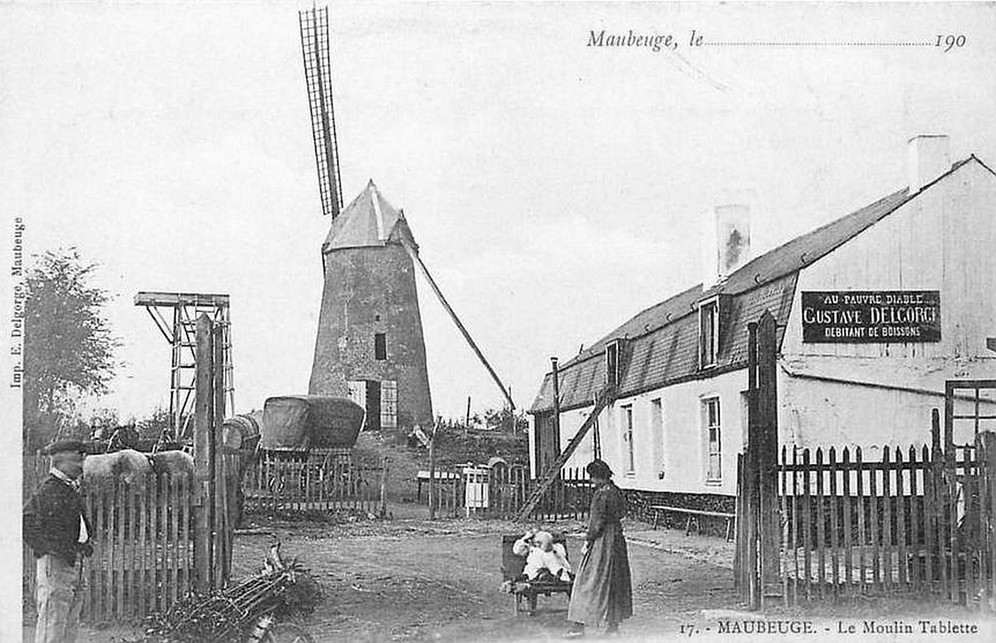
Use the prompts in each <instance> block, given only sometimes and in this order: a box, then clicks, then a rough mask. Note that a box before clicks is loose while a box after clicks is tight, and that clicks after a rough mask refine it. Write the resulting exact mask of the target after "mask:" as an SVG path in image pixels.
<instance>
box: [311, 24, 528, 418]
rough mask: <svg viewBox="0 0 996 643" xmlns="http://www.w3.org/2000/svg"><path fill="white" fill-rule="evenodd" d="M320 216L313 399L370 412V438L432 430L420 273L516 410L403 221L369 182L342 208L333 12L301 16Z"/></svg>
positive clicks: (398, 211) (402, 215)
mask: <svg viewBox="0 0 996 643" xmlns="http://www.w3.org/2000/svg"><path fill="white" fill-rule="evenodd" d="M298 20H299V23H300V29H301V48H302V52H303V55H304V75H305V81H306V84H307V89H308V106H309V109H310V112H311V129H312V140H313V142H314V147H315V161H316V166H317V169H318V192H319V197H320V199H321V204H322V214H323V215H325V216H328V217H330V219H331V226H330V229H329V233H328V235H327V237H326V239H325V243H323V244H322V247H321V255H322V270H323V274H324V279H325V284H324V289H323V292H322V305H321V311H320V314H319V319H318V333H317V337H316V340H315V356H314V362H313V365H312V370H311V379H310V382H309V385H308V392H309V394H311V395H324V396H340V397H345V396H348V397H350V398H352V399H353V400H354V401H355V402H357V403H358V404H360V405H361V406H363V407H364V409H365V410H366V414H367V415H366V417H367V419H366V427H367V428H368V429H377V428H394V427H397V426H412V425H414V424H427V423H430V422H431V421H432V420H433V413H432V400H431V396H430V392H429V377H428V372H427V369H426V359H425V341H424V338H423V335H422V320H421V314H420V312H419V306H418V295H417V291H416V286H415V269H414V266H415V265H418V266H419V268H420V270H421V271H422V273H423V274H424V275H425V277H426V279H427V281H428V282H429V285H430V286H431V289H432V291H433V292H434V293H435V294H436V296H437V297H438V298H439V300H440V302H441V303H442V305H443V307H444V308H445V309H446V311H447V313H448V314H449V315H450V317H451V318H452V319H453V321H454V323H455V324H456V326H457V328H458V329H459V330H460V332H461V334H462V335H463V336H464V338H465V339H466V340H467V342H468V343H469V344H470V346H471V349H472V350H473V351H474V353H475V354H476V355H477V357H478V358H479V359H480V360H481V362H482V363H483V364H484V366H485V368H486V369H487V371H488V373H489V374H490V375H491V377H492V379H493V380H494V381H495V383H496V384H497V385H498V387H499V388H500V389H501V391H502V394H503V395H504V396H505V398H506V400H507V401H508V403H509V404H510V405H511V406H512V408H514V404H513V403H512V398H511V396H510V395H509V393H508V391H507V389H506V388H505V386H504V385H503V384H502V383H501V380H500V379H499V378H498V375H497V374H496V373H495V371H494V369H493V368H491V365H490V364H488V362H487V360H486V359H485V358H484V355H483V354H482V353H481V351H480V349H479V348H478V347H477V345H476V344H475V343H474V341H473V339H471V337H470V334H469V333H468V332H467V329H466V328H465V327H464V325H463V324H462V323H461V322H460V320H459V318H457V316H456V313H455V312H454V311H453V308H452V307H451V306H450V305H449V303H448V302H447V301H446V299H445V297H443V294H442V291H440V289H439V287H438V285H437V284H436V282H435V280H434V279H433V278H432V276H431V275H430V274H429V271H428V268H427V267H426V266H425V264H424V263H423V261H422V259H421V258H420V257H419V255H418V244H417V243H416V242H415V237H414V235H413V234H412V231H411V229H410V228H409V226H408V222H407V221H406V220H405V215H404V212H403V211H402V210H400V209H396V208H395V207H394V206H393V205H391V203H390V202H388V201H387V199H385V198H384V196H383V195H382V194H381V193H380V190H379V189H378V188H377V186H376V185H375V184H374V182H373V181H372V180H371V181H369V182H368V183H367V185H366V187H365V188H364V189H363V190H362V191H361V192H360V194H359V195H358V196H357V197H356V198H355V199H353V201H352V202H351V203H349V205H347V206H346V207H345V208H344V207H343V202H342V193H343V191H342V183H341V177H340V173H339V150H338V145H337V140H336V128H335V116H334V113H333V100H332V73H331V61H330V54H329V20H328V8H327V7H325V8H322V9H318V8H315V7H313V8H312V9H309V10H306V11H301V12H299V13H298Z"/></svg>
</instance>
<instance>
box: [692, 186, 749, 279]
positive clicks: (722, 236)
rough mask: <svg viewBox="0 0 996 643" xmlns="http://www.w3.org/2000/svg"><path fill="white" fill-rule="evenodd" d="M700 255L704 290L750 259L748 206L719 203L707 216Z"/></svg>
mask: <svg viewBox="0 0 996 643" xmlns="http://www.w3.org/2000/svg"><path fill="white" fill-rule="evenodd" d="M702 256H703V274H702V288H703V290H708V289H709V288H711V287H713V286H715V285H716V284H718V283H721V282H723V281H725V280H726V278H727V277H729V276H730V275H731V274H733V273H734V272H735V271H736V270H737V269H738V268H740V267H741V266H743V265H744V264H745V263H747V262H748V261H750V260H751V254H750V206H748V205H745V204H740V203H737V204H730V205H719V206H716V207H715V208H713V210H712V212H710V213H709V214H707V215H706V230H705V234H704V235H703V244H702Z"/></svg>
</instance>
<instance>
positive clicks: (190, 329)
mask: <svg viewBox="0 0 996 643" xmlns="http://www.w3.org/2000/svg"><path fill="white" fill-rule="evenodd" d="M135 305H136V306H144V307H145V310H147V311H148V313H149V316H150V317H152V321H154V322H155V324H156V327H157V328H158V329H159V332H161V333H162V334H163V337H165V338H166V341H167V342H169V344H170V347H171V355H172V358H171V362H170V378H169V381H170V386H169V389H170V394H169V414H170V425H171V427H172V431H173V435H172V436H170V437H171V438H172V439H173V440H174V441H176V442H182V441H184V440H186V439H188V438H189V437H190V426H188V425H189V422H188V420H189V418H191V417H193V409H194V404H195V399H196V388H197V387H196V380H195V371H196V363H195V349H196V346H197V342H196V337H195V334H196V325H197V317H198V316H199V315H201V314H206V315H207V316H208V318H209V319H210V320H211V322H212V324H213V325H214V326H215V328H218V332H219V334H220V337H221V340H222V347H221V353H222V373H223V378H224V379H223V382H224V384H223V397H224V401H225V407H226V408H227V409H228V413H229V414H231V413H234V409H235V382H234V378H233V370H232V335H231V321H230V319H229V311H228V295H218V294H201V293H171V292H139V293H138V294H137V295H135Z"/></svg>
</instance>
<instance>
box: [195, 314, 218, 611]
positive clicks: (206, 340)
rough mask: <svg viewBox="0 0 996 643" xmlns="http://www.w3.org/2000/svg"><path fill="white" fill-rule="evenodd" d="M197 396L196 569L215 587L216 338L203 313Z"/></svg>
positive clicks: (199, 578) (203, 585)
mask: <svg viewBox="0 0 996 643" xmlns="http://www.w3.org/2000/svg"><path fill="white" fill-rule="evenodd" d="M196 329H197V330H196V336H195V338H196V348H197V350H196V353H195V363H196V372H195V376H194V381H195V389H196V390H195V393H196V397H195V398H194V399H195V404H194V502H193V513H194V569H195V571H196V578H195V583H194V585H195V587H196V588H197V590H198V591H200V592H204V593H207V592H209V591H211V586H212V582H213V578H212V574H211V568H212V565H211V559H212V554H213V552H212V545H213V542H212V538H211V535H212V534H211V528H212V524H213V522H214V521H213V520H212V513H213V507H212V501H213V498H214V489H213V488H212V487H213V486H214V453H213V451H214V435H213V433H214V418H213V417H212V416H213V409H214V390H213V389H214V381H213V373H212V370H213V369H212V368H211V365H212V362H213V361H214V354H213V353H214V346H213V344H214V342H213V337H212V324H211V319H210V318H209V317H208V316H207V315H205V314H201V315H200V316H199V317H198V318H197V325H196Z"/></svg>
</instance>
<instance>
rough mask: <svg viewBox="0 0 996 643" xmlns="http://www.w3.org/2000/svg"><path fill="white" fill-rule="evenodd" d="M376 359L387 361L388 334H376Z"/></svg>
mask: <svg viewBox="0 0 996 643" xmlns="http://www.w3.org/2000/svg"><path fill="white" fill-rule="evenodd" d="M374 359H377V360H385V359H387V333H374Z"/></svg>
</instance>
